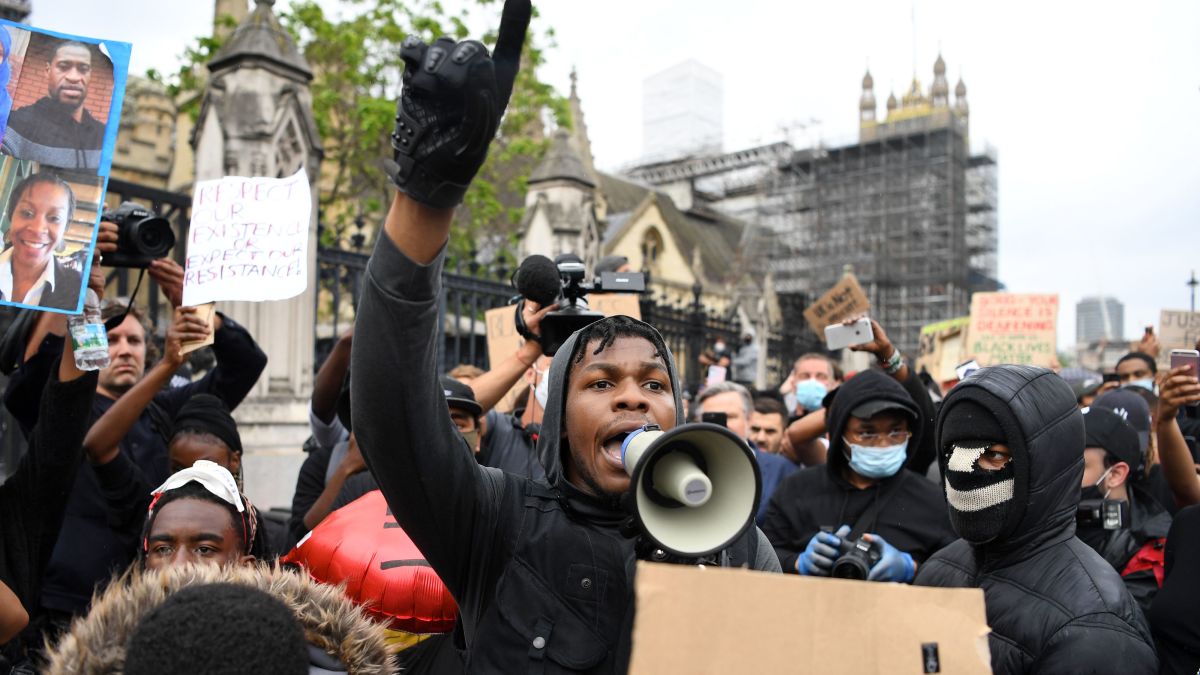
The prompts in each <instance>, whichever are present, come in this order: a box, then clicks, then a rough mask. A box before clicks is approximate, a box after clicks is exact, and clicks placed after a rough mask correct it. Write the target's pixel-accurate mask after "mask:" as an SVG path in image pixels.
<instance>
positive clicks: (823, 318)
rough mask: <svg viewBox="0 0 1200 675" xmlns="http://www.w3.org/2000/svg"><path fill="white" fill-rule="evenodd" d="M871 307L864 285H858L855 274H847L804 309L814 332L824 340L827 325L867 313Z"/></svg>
mask: <svg viewBox="0 0 1200 675" xmlns="http://www.w3.org/2000/svg"><path fill="white" fill-rule="evenodd" d="M869 309H871V302H870V300H868V299H867V294H866V293H864V292H863V289H862V286H860V285H858V279H856V278H855V276H854V275H853V274H847V275H845V276H843V277H842V279H841V281H838V282H837V283H836V284H834V285H833V288H831V289H829V290H828V291H826V292H825V295H822V296H821V297H819V298H817V301H816V302H814V303H813V304H811V305H809V307H808V309H806V310H804V319H805V320H806V321H808V325H809V327H810V328H812V329H813V332H814V333H816V334H817V335H818V336H819V337H820V338H821V340H824V339H825V327H826V326H830V325H833V324H835V323H840V322H841V321H842V320H844V319H849V318H851V317H855V316H858V315H860V314H866V313H867V310H869Z"/></svg>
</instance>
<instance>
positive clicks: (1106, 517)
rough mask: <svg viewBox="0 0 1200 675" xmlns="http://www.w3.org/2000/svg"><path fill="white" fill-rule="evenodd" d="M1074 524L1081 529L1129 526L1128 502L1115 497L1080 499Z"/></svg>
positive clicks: (1120, 528)
mask: <svg viewBox="0 0 1200 675" xmlns="http://www.w3.org/2000/svg"><path fill="white" fill-rule="evenodd" d="M1075 525H1076V527H1079V528H1081V529H1083V528H1090V529H1095V530H1101V529H1103V530H1122V529H1125V528H1127V527H1129V504H1128V503H1126V502H1123V501H1120V500H1117V499H1083V500H1080V502H1079V510H1078V511H1077V512H1076V513H1075Z"/></svg>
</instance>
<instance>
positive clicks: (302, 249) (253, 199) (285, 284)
mask: <svg viewBox="0 0 1200 675" xmlns="http://www.w3.org/2000/svg"><path fill="white" fill-rule="evenodd" d="M311 216H312V196H311V193H310V191H309V186H308V173H307V172H306V171H305V170H304V169H303V168H301V169H300V170H299V171H297V172H296V173H295V175H293V176H291V177H289V178H244V177H241V176H226V177H225V178H221V179H218V180H207V181H200V182H198V183H196V192H195V196H193V197H192V224H191V228H190V229H189V231H188V241H187V265H186V266H185V268H184V277H183V304H184V305H186V306H189V307H190V306H192V305H199V304H203V303H206V302H214V301H217V300H252V301H254V300H284V299H287V298H291V297H294V296H296V295H299V294H300V293H303V292H304V288H305V286H306V285H307V284H308V225H309V219H310V218H311Z"/></svg>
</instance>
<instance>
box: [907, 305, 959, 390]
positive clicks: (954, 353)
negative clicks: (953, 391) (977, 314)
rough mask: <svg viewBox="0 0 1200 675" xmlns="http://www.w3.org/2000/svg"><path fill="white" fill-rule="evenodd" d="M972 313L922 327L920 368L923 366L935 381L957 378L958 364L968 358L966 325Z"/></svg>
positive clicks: (918, 363)
mask: <svg viewBox="0 0 1200 675" xmlns="http://www.w3.org/2000/svg"><path fill="white" fill-rule="evenodd" d="M970 322H971V317H969V316H960V317H958V318H957V319H949V320H947V321H939V322H938V323H931V324H929V325H928V326H925V327H924V328H922V329H921V355H920V356H919V357H918V358H917V369H918V370H920V369H921V368H924V369H925V370H926V371H928V372H929V375H930V377H932V378H933V379H934V381H935V382H947V381H949V380H954V379H957V374H956V373H955V370H954V369H955V367H957V366H958V364H960V363H962V362H963V361H966V360H967V358H968V356H967V325H968V324H969V323H970Z"/></svg>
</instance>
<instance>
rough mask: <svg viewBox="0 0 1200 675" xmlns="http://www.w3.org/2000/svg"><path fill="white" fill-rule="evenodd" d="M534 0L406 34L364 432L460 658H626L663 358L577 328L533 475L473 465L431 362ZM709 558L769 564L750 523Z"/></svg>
mask: <svg viewBox="0 0 1200 675" xmlns="http://www.w3.org/2000/svg"><path fill="white" fill-rule="evenodd" d="M530 13H531V7H530V3H529V0H508V1H507V2H506V3H505V7H504V14H503V18H502V19H501V25H500V31H499V36H498V39H497V42H496V45H495V53H494V55H492V56H489V55H488V52H487V50H486V49H485V48H484V46H483V45H482V44H480V43H478V42H473V41H464V42H459V43H455V42H453V41H452V40H449V39H447V38H442V39H439V40H438V41H436V42H434V43H433V44H432V45H425V44H424V43H422V42H420V41H419V40H416V39H412V38H410V39H409V41H406V42H405V45H404V51H403V54H402V55H403V57H404V59H405V63H406V69H405V73H404V89H403V92H402V94H401V97H400V101H399V105H398V110H397V116H396V129H395V133H394V135H393V137H392V145H393V148H394V149H395V156H394V164H393V165H391V167H390V168H391V170H392V176H391V177H392V179H393V181H394V182H395V184H396V186H397V188H398V191H397V193H396V195H395V198H394V200H393V202H392V205H391V208H390V211H389V213H388V216H387V220H386V223H385V226H384V228H385V229H384V232H385V236H382V237H380V238H379V241H378V244H377V245H376V248H375V251H374V253H373V255H372V256H371V261H370V264H369V265H368V268H367V275H366V276H367V283H366V284H365V287H364V289H363V296H362V300H361V304H360V305H359V311H358V320H357V325H356V327H355V335H354V347H353V372H354V378H353V380H352V386H353V392H352V399H351V400H352V401H353V406H354V408H353V412H352V414H353V420H354V430H355V432H356V435H357V438H358V443H359V446H360V448H361V449H362V452H363V455H364V457H365V459H366V460H367V463H368V465H369V467H370V469H371V471H372V473H373V474H374V475H375V477H376V478H377V479H378V482H379V485H380V488H381V489H382V490H383V494H384V495H385V496H386V497H387V501H388V504H389V505H390V507H391V509H392V512H393V514H394V515H395V517H396V520H398V521H399V523H400V525H401V526H402V527H403V528H404V530H405V532H407V533H408V534H409V535H410V536H411V537H412V539H413V541H414V542H415V543H416V544H417V545H418V546H419V547H420V549H421V551H422V552H423V553H424V554H425V557H426V559H427V560H428V561H429V564H430V565H432V566H433V568H434V569H435V570H436V571H437V573H438V575H439V576H440V577H441V578H442V580H443V581H444V582H445V583H446V586H447V587H448V588H449V589H450V591H451V592H452V593H453V594H454V598H455V600H456V601H457V602H458V605H459V616H460V620H459V624H458V627H457V629H456V630H457V638H458V640H457V641H458V644H459V645H460V646H463V647H464V648H465V652H464V654H465V659H466V667H467V670H468V672H479V673H517V672H527V671H530V670H532V669H535V668H536V669H537V671H538V672H544V673H561V672H587V673H621V672H624V671H625V669H626V666H627V664H628V660H629V655H630V647H631V644H630V642H631V639H630V633H631V628H632V623H633V574H634V569H635V545H634V541H633V540H632V539H630V538H628V537H626V536H625V535H624V534H623V533H622V528H621V525H622V523H623V522H625V521H626V520H627V514H626V513H625V512H624V511H623V510H622V509H621V508H620V502H621V497H622V495H623V494H624V493H625V492H626V491H628V490H629V486H630V479H629V477H628V475H627V474H626V471H625V469H624V467H623V463H622V459H621V445H622V442H623V441H624V439H625V438H626V436H627V435H628V434H629V433H630V432H631V431H633V430H635V429H637V428H639V427H642V426H643V425H645V424H657V425H658V426H660V427H661V428H662V429H670V428H672V427H674V426H676V425H677V424H680V423H681V421H682V415H681V413H682V405H681V402H680V393H679V388H678V379H677V376H676V371H675V363H674V359H673V358H672V356H671V352H670V350H668V349H667V347H666V345H665V344H664V343H663V340H662V337H661V336H660V335H659V334H658V332H657V331H655V330H654V329H653V328H651V327H650V326H649V325H647V324H644V323H642V322H640V321H635V320H633V319H630V318H628V317H614V318H610V319H606V320H603V321H598V322H596V323H594V324H592V325H591V326H589V327H587V328H585V329H583V330H580V331H578V332H576V333H575V334H574V335H573V336H572V337H571V338H570V339H569V340H567V342H566V344H564V345H563V346H562V348H561V349H559V350H558V352H557V354H556V356H555V358H554V361H553V364H552V365H551V368H550V380H549V396H548V400H547V404H546V412H545V417H544V419H543V423H542V435H541V437H540V440H539V443H538V451H539V455H540V457H541V459H542V461H543V463H544V464H545V468H546V474H547V477H546V479H544V480H537V481H534V480H529V479H526V478H521V477H518V476H514V475H511V474H505V473H503V472H501V471H498V470H496V469H490V468H486V467H481V466H479V465H478V463H476V461H475V459H474V457H473V456H472V453H471V451H470V449H468V448H467V447H466V445H465V443H464V442H463V440H462V436H461V435H460V434H459V433H458V432H457V431H456V430H455V427H454V425H453V424H452V423H451V421H450V418H449V416H448V413H447V410H446V404H445V401H444V400H443V398H442V396H441V390H440V385H439V383H438V375H439V373H438V372H437V361H438V359H437V355H438V349H437V343H436V338H437V325H436V322H437V317H438V297H439V294H440V293H441V291H442V288H441V273H442V265H443V263H444V257H445V248H446V242H447V239H448V236H449V231H450V224H451V219H452V216H453V210H454V207H455V206H456V205H458V204H459V203H460V202H461V201H462V197H463V194H464V193H465V191H466V189H467V187H468V185H469V184H470V182H471V180H472V178H473V177H474V176H475V173H476V171H478V169H479V167H480V165H481V164H482V163H483V161H484V158H485V156H486V154H487V149H488V145H489V144H490V142H491V140H492V138H493V137H494V136H495V134H496V131H497V128H498V127H499V124H500V118H501V116H502V114H503V112H504V109H505V106H506V105H507V102H508V99H509V96H510V94H511V92H512V85H513V80H514V78H515V77H516V74H517V69H518V63H519V61H520V55H521V50H522V45H523V43H524V39H525V32H526V29H527V26H528V24H529V19H530ZM720 560H721V561H722V562H724V563H727V564H745V565H749V566H751V567H753V568H756V569H764V570H776V571H778V570H779V563H778V560H777V559H776V558H775V555H774V552H773V551H772V549H771V547H770V544H769V543H767V542H766V539H765V538H764V537H763V536H762V534H761V533H760V532H758V531H757V529H754V528H752V527H751V528H749V529H747V530H746V532H745V534H743V535H742V536H740V537H739V538H738V539H737V540H736V541H734V542H733V543H732V544H731V545H730V546H729V552H728V553H727V554H724V555H721V556H720Z"/></svg>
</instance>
